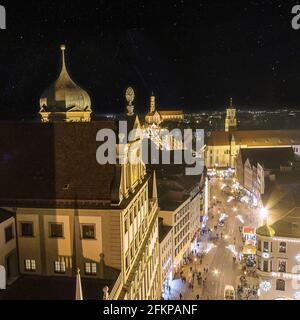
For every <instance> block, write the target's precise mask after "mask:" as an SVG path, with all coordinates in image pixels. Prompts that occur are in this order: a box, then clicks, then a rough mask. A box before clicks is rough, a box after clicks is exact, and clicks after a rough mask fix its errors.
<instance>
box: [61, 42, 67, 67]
mask: <svg viewBox="0 0 300 320" xmlns="http://www.w3.org/2000/svg"><path fill="white" fill-rule="evenodd" d="M60 50H61V59H62V71H67V69H66V61H65V50H66V45H65V44H61V45H60Z"/></svg>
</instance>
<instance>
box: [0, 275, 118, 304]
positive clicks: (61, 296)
mask: <svg viewBox="0 0 300 320" xmlns="http://www.w3.org/2000/svg"><path fill="white" fill-rule="evenodd" d="M119 272H120V271H117V270H116V271H115V274H116V275H115V276H114V277H113V278H110V279H107V280H106V279H97V278H95V279H91V278H84V277H82V278H81V284H82V293H83V299H84V300H102V298H103V291H102V290H103V288H104V287H105V286H108V287H109V288H110V290H111V289H112V288H113V285H114V283H115V281H116V279H117V276H118V274H119ZM75 292H76V278H75V277H48V276H21V277H20V278H19V279H17V280H16V281H15V282H14V283H13V284H12V285H10V286H8V288H7V289H6V290H2V291H1V290H0V301H1V300H75Z"/></svg>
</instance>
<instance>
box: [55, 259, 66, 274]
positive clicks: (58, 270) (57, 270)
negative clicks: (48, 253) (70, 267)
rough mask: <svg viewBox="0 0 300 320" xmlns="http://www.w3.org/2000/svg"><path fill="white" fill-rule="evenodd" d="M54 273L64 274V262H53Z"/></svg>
mask: <svg viewBox="0 0 300 320" xmlns="http://www.w3.org/2000/svg"><path fill="white" fill-rule="evenodd" d="M54 272H55V273H66V263H65V262H64V261H55V262H54Z"/></svg>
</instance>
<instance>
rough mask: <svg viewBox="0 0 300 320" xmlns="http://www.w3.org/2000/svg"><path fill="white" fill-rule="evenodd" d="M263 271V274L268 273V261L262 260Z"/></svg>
mask: <svg viewBox="0 0 300 320" xmlns="http://www.w3.org/2000/svg"><path fill="white" fill-rule="evenodd" d="M263 271H264V272H268V271H269V263H268V260H264V263H263Z"/></svg>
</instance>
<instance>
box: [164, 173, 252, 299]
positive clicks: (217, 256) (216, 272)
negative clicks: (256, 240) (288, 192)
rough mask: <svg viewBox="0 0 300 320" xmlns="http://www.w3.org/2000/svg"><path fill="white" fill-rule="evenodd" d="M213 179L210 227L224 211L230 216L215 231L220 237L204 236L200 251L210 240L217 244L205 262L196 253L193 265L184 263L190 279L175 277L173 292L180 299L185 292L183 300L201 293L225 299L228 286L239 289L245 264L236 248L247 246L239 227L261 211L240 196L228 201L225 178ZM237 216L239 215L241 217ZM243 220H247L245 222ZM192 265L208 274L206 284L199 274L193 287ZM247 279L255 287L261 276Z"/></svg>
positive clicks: (247, 223)
mask: <svg viewBox="0 0 300 320" xmlns="http://www.w3.org/2000/svg"><path fill="white" fill-rule="evenodd" d="M210 183H211V207H212V210H210V213H209V220H208V222H207V226H208V228H209V229H211V230H213V229H214V226H216V225H217V224H218V217H219V216H220V213H225V214H226V215H228V217H227V218H226V220H225V224H224V226H223V227H220V226H218V227H217V230H215V231H213V232H212V234H211V237H212V238H215V237H217V235H218V239H216V240H214V239H213V240H212V241H211V242H210V241H209V240H207V236H203V237H202V240H203V241H202V242H201V244H200V251H201V249H202V248H203V249H205V248H207V246H208V244H214V245H215V247H213V248H210V247H212V246H209V248H210V251H209V252H208V253H207V254H205V255H204V257H203V259H202V264H200V259H199V258H197V257H196V258H193V259H192V260H193V261H192V262H191V263H190V264H189V265H186V266H184V267H183V271H184V275H185V276H186V278H187V283H186V284H185V283H183V282H182V281H181V279H175V280H173V283H172V290H171V295H170V298H172V299H179V295H180V293H181V294H182V296H183V297H182V299H183V300H195V299H196V298H197V295H199V298H200V300H223V299H224V288H225V286H226V285H231V286H233V287H234V288H235V289H236V288H237V286H238V284H239V278H240V277H241V276H242V275H243V270H242V264H241V263H239V262H237V261H236V262H234V261H233V255H234V254H233V252H234V250H236V253H238V252H240V251H241V250H242V246H243V242H242V233H241V232H240V231H239V227H242V226H246V225H247V226H253V221H254V220H255V219H253V217H251V215H252V214H257V213H256V212H255V211H253V212H252V209H249V208H247V207H246V205H244V204H242V203H240V202H239V201H237V200H233V201H231V202H230V203H228V202H227V200H228V195H226V194H225V193H224V192H222V191H221V186H222V184H223V183H224V181H221V180H220V179H215V178H214V179H211V180H210ZM226 184H228V185H231V184H232V180H231V179H230V180H226ZM236 216H239V218H237V217H236ZM241 221H244V223H242V222H241ZM221 234H222V235H221ZM221 237H222V239H221ZM190 268H192V270H193V271H194V270H196V271H197V272H199V271H200V272H201V274H202V275H203V274H204V277H203V278H204V279H205V278H206V283H205V284H204V286H203V283H201V285H199V283H198V281H197V279H196V278H195V280H194V284H193V288H190V287H189V284H188V282H189V281H188V279H191V277H192V275H191V271H190ZM204 268H208V273H204V272H203V269H204ZM247 281H248V284H250V286H251V288H252V287H253V286H256V285H257V284H258V281H257V279H255V278H253V277H250V276H248V277H247ZM166 298H168V296H167V297H166Z"/></svg>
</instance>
